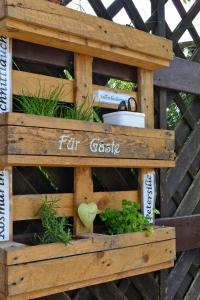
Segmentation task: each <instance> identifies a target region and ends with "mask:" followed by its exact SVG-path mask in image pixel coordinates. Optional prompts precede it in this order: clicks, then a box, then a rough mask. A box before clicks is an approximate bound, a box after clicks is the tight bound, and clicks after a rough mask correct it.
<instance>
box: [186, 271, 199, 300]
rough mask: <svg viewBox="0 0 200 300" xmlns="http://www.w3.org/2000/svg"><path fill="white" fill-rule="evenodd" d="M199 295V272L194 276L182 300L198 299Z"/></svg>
mask: <svg viewBox="0 0 200 300" xmlns="http://www.w3.org/2000/svg"><path fill="white" fill-rule="evenodd" d="M199 294H200V270H199V271H198V273H197V274H196V276H195V278H194V280H193V282H192V284H191V286H190V288H189V291H188V292H187V294H186V295H185V298H184V300H190V299H198V298H199Z"/></svg>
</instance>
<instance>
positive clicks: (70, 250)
mask: <svg viewBox="0 0 200 300" xmlns="http://www.w3.org/2000/svg"><path fill="white" fill-rule="evenodd" d="M167 240H169V241H172V242H173V243H174V247H175V230H174V228H171V227H165V228H163V227H162V228H155V229H154V232H153V233H152V234H151V235H150V236H146V234H145V233H144V232H136V233H132V234H121V235H117V236H114V235H113V236H108V235H98V234H88V235H85V236H84V235H83V236H82V238H81V239H79V240H75V241H72V242H71V243H70V244H69V245H67V246H65V245H64V244H61V243H53V244H47V245H37V246H25V245H23V244H21V245H20V244H18V243H13V244H12V245H10V244H9V243H7V244H5V245H4V246H2V249H1V247H0V249H1V253H2V255H0V263H4V264H5V262H6V264H8V265H18V264H22V263H28V262H34V261H41V260H48V259H53V258H59V257H67V256H72V255H75V256H76V255H79V254H83V253H91V252H95V251H105V250H109V249H118V248H124V247H129V246H137V245H141V244H151V243H157V242H161V241H167ZM6 245H7V247H6ZM174 249H175V248H174ZM173 251H174V250H173ZM5 253H6V257H5V256H4V254H5ZM173 253H174V254H175V252H173ZM5 258H6V261H5Z"/></svg>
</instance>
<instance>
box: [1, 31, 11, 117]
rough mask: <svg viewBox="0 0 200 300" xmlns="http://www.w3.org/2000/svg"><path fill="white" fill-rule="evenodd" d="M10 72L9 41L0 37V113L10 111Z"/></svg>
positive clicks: (4, 37)
mask: <svg viewBox="0 0 200 300" xmlns="http://www.w3.org/2000/svg"><path fill="white" fill-rule="evenodd" d="M11 70H12V49H11V41H10V39H9V38H7V37H6V36H0V113H4V112H9V111H11V109H12V107H11V105H12V101H11V98H12V89H11V87H12V84H11V74H12V72H11Z"/></svg>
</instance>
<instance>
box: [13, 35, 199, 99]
mask: <svg viewBox="0 0 200 300" xmlns="http://www.w3.org/2000/svg"><path fill="white" fill-rule="evenodd" d="M13 45H14V46H13V56H14V57H16V58H21V59H24V60H28V61H32V60H34V61H36V62H39V63H44V64H47V65H55V66H57V67H60V68H65V67H66V65H67V64H68V63H67V62H68V56H69V55H68V53H67V52H66V51H63V50H60V49H55V48H49V47H45V46H41V45H35V44H31V43H26V42H23V41H14V43H13ZM24 47H26V52H24ZM55 51H57V52H55ZM55 57H56V59H55ZM93 72H94V73H97V74H101V75H104V76H108V77H117V78H121V79H124V80H130V81H132V80H133V79H134V80H136V74H135V70H134V68H133V67H131V66H128V65H122V64H118V63H115V62H112V61H105V60H101V59H97V58H95V59H94V65H93ZM188 74H190V76H189V77H188ZM199 76H200V66H199V63H197V62H192V61H188V60H185V59H181V58H178V57H175V58H174V60H173V62H172V63H171V65H170V66H169V67H168V68H165V69H163V70H158V71H155V72H154V85H156V86H158V87H163V88H166V89H172V90H177V91H184V92H188V93H191V94H197V95H198V94H199V93H200V92H199V81H198V78H199Z"/></svg>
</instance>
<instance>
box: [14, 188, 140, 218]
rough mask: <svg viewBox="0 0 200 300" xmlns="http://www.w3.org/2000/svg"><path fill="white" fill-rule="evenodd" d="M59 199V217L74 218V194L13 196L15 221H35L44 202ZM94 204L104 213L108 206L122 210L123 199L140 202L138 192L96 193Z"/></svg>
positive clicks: (94, 194)
mask: <svg viewBox="0 0 200 300" xmlns="http://www.w3.org/2000/svg"><path fill="white" fill-rule="evenodd" d="M44 199H47V200H48V201H52V200H53V199H58V200H59V202H58V208H57V209H56V211H57V213H58V215H59V216H62V217H64V216H65V217H70V216H73V214H74V212H73V194H72V193H63V194H33V195H27V194H26V195H14V196H13V220H14V221H20V220H29V219H30V220H33V219H37V218H39V216H38V215H37V212H38V210H39V208H40V206H41V204H42V202H43V201H44ZM91 199H92V200H93V202H96V204H97V206H98V209H99V211H103V210H104V209H105V208H106V207H107V206H109V207H111V208H114V209H117V210H120V208H121V200H122V199H130V200H131V199H133V201H135V202H139V197H138V192H137V191H118V192H96V193H93V194H92V196H91Z"/></svg>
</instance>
